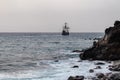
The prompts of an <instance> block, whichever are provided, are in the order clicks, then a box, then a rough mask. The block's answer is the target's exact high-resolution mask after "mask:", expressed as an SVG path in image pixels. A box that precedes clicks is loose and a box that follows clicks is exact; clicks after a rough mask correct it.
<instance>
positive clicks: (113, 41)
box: [80, 21, 120, 60]
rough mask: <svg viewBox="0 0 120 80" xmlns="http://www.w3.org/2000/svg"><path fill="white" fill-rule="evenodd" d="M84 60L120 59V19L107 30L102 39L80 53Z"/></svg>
mask: <svg viewBox="0 0 120 80" xmlns="http://www.w3.org/2000/svg"><path fill="white" fill-rule="evenodd" d="M80 58H81V59H82V60H86V59H90V60H91V59H92V60H119V59H120V21H115V23H114V26H113V27H109V28H107V29H106V30H105V35H104V37H103V38H102V39H100V40H98V41H97V42H96V41H95V42H94V43H93V46H92V47H91V48H89V49H87V50H85V51H84V52H83V53H81V54H80Z"/></svg>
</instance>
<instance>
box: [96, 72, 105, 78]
mask: <svg viewBox="0 0 120 80" xmlns="http://www.w3.org/2000/svg"><path fill="white" fill-rule="evenodd" d="M96 76H97V78H99V79H101V78H104V77H105V75H104V74H103V73H97V74H96Z"/></svg>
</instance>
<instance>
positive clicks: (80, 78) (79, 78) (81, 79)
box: [68, 76, 84, 80]
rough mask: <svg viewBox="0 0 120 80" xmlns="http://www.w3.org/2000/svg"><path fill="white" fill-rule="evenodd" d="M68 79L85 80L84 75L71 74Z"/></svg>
mask: <svg viewBox="0 0 120 80" xmlns="http://www.w3.org/2000/svg"><path fill="white" fill-rule="evenodd" d="M68 80H84V76H75V77H73V76H70V77H69V78H68Z"/></svg>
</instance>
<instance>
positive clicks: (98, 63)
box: [95, 62, 105, 65]
mask: <svg viewBox="0 0 120 80" xmlns="http://www.w3.org/2000/svg"><path fill="white" fill-rule="evenodd" d="M95 65H105V63H103V62H97V63H95Z"/></svg>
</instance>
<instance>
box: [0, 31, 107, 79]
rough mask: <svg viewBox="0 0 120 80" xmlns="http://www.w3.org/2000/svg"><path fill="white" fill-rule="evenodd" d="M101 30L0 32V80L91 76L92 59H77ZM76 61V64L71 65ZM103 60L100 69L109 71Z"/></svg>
mask: <svg viewBox="0 0 120 80" xmlns="http://www.w3.org/2000/svg"><path fill="white" fill-rule="evenodd" d="M103 35H104V34H103V33H71V34H70V35H69V36H62V35H61V34H60V33H0V80H67V78H68V77H69V76H76V75H84V76H86V77H90V76H92V75H94V73H89V69H91V68H95V65H94V63H95V61H93V62H90V61H87V60H85V61H82V62H78V61H79V60H80V58H79V54H80V53H73V52H72V51H73V50H82V49H86V48H89V47H91V46H92V45H93V39H94V38H100V37H103ZM74 65H78V66H79V68H72V67H73V66H74ZM107 65H108V64H107V63H106V64H105V65H104V66H102V70H96V71H95V72H99V71H102V72H109V71H108V70H107V69H106V66H107Z"/></svg>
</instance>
